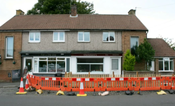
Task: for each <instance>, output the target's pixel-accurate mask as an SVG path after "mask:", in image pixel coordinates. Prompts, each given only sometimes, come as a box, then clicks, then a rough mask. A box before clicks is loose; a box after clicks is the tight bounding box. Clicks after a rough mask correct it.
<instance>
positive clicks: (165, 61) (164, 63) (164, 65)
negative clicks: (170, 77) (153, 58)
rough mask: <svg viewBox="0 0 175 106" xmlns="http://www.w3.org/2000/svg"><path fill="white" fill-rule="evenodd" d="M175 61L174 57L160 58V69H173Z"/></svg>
mask: <svg viewBox="0 0 175 106" xmlns="http://www.w3.org/2000/svg"><path fill="white" fill-rule="evenodd" d="M173 63H174V61H173V59H172V58H160V59H159V71H173V70H174V68H173V67H174V65H173Z"/></svg>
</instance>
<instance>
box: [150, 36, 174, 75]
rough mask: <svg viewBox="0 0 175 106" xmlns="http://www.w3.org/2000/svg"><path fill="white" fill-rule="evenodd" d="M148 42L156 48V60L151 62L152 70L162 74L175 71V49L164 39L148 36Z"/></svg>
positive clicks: (170, 73)
mask: <svg viewBox="0 0 175 106" xmlns="http://www.w3.org/2000/svg"><path fill="white" fill-rule="evenodd" d="M148 42H149V43H150V44H151V46H152V47H153V49H154V50H155V56H154V58H155V60H154V61H152V62H151V63H150V64H149V65H150V66H151V71H155V72H156V73H161V74H162V75H172V74H173V73H175V71H174V69H175V63H174V62H175V51H174V50H173V49H172V48H171V47H170V46H169V45H168V44H167V43H166V42H165V41H164V40H163V39H160V38H148Z"/></svg>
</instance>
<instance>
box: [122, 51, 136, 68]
mask: <svg viewBox="0 0 175 106" xmlns="http://www.w3.org/2000/svg"><path fill="white" fill-rule="evenodd" d="M135 61H136V60H135V56H133V55H132V54H131V52H130V50H127V51H126V54H125V57H124V64H123V68H124V70H126V71H133V70H134V65H135Z"/></svg>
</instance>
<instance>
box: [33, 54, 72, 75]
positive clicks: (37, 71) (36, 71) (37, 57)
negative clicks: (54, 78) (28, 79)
mask: <svg viewBox="0 0 175 106" xmlns="http://www.w3.org/2000/svg"><path fill="white" fill-rule="evenodd" d="M35 58H36V59H37V70H35V69H34V70H33V73H39V74H55V73H58V72H57V65H56V66H55V69H56V70H55V71H56V72H48V62H49V61H55V62H56V64H57V62H58V61H60V62H65V72H67V64H66V62H67V58H69V59H70V62H71V58H70V57H65V56H64V57H63V56H61V57H60V56H35V57H33V63H32V64H33V67H34V65H35V64H34V59H35ZM40 58H46V60H39V59H40ZM48 58H56V60H48ZM57 58H64V60H58V59H57ZM39 61H46V62H47V69H46V72H39ZM70 65H71V64H70ZM70 69H71V66H70V67H69V71H70ZM34 71H35V72H34ZM65 72H61V73H65Z"/></svg>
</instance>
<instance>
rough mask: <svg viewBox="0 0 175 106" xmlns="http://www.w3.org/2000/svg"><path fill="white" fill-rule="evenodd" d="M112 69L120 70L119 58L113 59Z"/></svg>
mask: <svg viewBox="0 0 175 106" xmlns="http://www.w3.org/2000/svg"><path fill="white" fill-rule="evenodd" d="M112 70H118V59H112Z"/></svg>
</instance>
